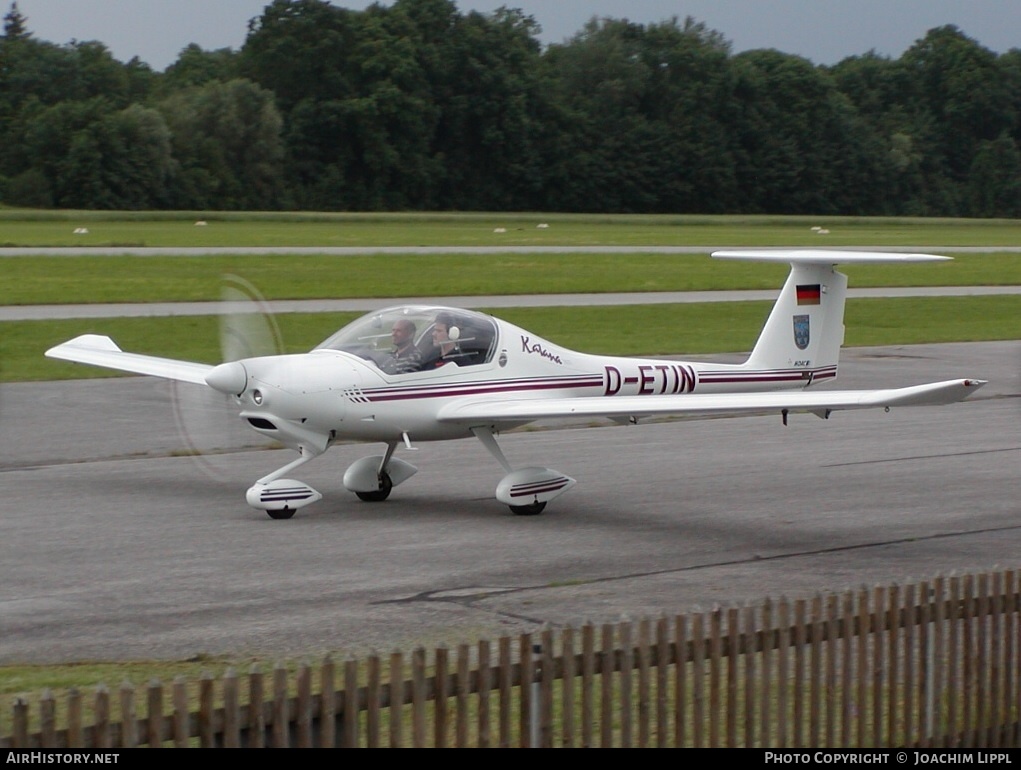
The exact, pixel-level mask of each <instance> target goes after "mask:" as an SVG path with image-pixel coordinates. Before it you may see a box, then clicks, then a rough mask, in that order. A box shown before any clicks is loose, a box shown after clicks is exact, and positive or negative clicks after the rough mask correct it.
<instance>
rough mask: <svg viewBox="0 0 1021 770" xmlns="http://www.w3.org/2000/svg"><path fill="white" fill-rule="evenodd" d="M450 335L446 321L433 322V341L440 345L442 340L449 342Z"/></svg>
mask: <svg viewBox="0 0 1021 770" xmlns="http://www.w3.org/2000/svg"><path fill="white" fill-rule="evenodd" d="M449 341H450V337H449V336H448V333H447V325H446V324H445V323H438V322H437V323H435V324H433V343H434V344H436V345H439V344H440V343H441V342H449Z"/></svg>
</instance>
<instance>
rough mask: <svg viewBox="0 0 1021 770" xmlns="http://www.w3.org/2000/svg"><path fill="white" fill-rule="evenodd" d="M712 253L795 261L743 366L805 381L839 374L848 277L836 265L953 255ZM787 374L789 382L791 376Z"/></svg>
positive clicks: (803, 251) (804, 251)
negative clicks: (792, 376) (798, 373)
mask: <svg viewBox="0 0 1021 770" xmlns="http://www.w3.org/2000/svg"><path fill="white" fill-rule="evenodd" d="M713 257H715V258H716V259H743V260H752V261H760V262H787V263H789V264H790V266H791V272H790V275H788V276H787V282H786V283H785V284H784V285H783V288H782V289H781V290H780V296H779V298H777V300H776V304H775V305H773V309H772V311H771V312H770V314H769V318H767V319H766V324H765V326H763V327H762V333H761V334H760V335H759V339H758V341H757V342H756V343H755V347H754V348H753V349H752V353H751V355H750V356H749V357H748V360H747V361H746V362H745V363H744V364H742V365H741V368H742V369H749V370H754V371H761V372H766V373H778V372H781V371H782V372H785V373H788V374H789V373H791V372H800V373H801V377H800V380H801V381H803V382H804V384H805V385H810V384H812V382H815V381H818V380H824V379H825V380H830V379H834V378H835V377H836V376H837V365H838V363H839V362H840V347H841V345H843V343H844V303H845V301H846V299H847V276H846V275H844V274H843V273H839V272H837V271H836V270H835V269H834V266H836V265H840V264H876V263H886V262H936V261H943V260H948V259H950V257H942V256H937V255H934V254H897V253H886V252H869V251H836V250H834V251H829V250H816V249H794V250H781V249H765V250H750V249H749V250H745V249H741V250H739V251H714V252H713ZM783 379H785V380H787V381H788V382H789V377H784V378H783Z"/></svg>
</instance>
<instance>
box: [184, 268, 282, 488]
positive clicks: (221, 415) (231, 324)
mask: <svg viewBox="0 0 1021 770" xmlns="http://www.w3.org/2000/svg"><path fill="white" fill-rule="evenodd" d="M220 296H221V300H220V303H219V307H218V313H217V315H218V319H219V337H220V360H221V361H223V362H225V363H227V362H233V361H239V360H242V359H245V358H255V357H258V356H267V355H278V354H280V353H283V350H284V347H283V342H282V337H281V334H280V327H279V326H278V325H277V322H276V319H275V318H274V316H273V313H272V312H271V311H270V309H269V304H268V303H267V301H266V299H265V297H263V296H262V294H261V293H260V292H259V290H258V289H256V288H255V286H254V285H252V283H251V282H249V281H247V280H246V279H244V278H242V277H240V276H237V275H224V276H223V286H222V288H221V294H220ZM171 401H172V404H173V410H174V419H175V422H176V424H177V431H178V435H179V436H180V438H181V440H182V441H183V442H184V444H185V446H186V447H187V452H188V454H189V456H191V457H192V458H193V459H194V460H195V462H196V463H197V464H198V465H199V466H200V467H201V468H202V469H203V471H205V472H206V474H207V475H209V476H210V477H212V478H214V479H217V480H219V479H220V478H222V477H223V475H224V472H225V470H226V466H227V463H228V455H227V453H228V452H232V451H236V450H238V449H250V448H262V447H267V446H271V445H272V444H271V442H270V441H269V440H268V439H265V438H261V437H260V436H259V435H258V434H256V433H254V432H253V431H251V430H249V429H247V428H246V427H245V426H244V424H243V423H242V421H241V420H239V419H238V416H237V415H238V407H237V405H236V404H235V403H234V401H233V399H232V398H231V396H229V395H225V394H224V393H223V392H217V390H214V389H213V388H206V387H202V386H198V385H192V384H189V383H181V382H176V381H174V382H172V383H171Z"/></svg>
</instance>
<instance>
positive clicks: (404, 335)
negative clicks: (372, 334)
mask: <svg viewBox="0 0 1021 770" xmlns="http://www.w3.org/2000/svg"><path fill="white" fill-rule="evenodd" d="M390 336H391V337H392V338H393V341H394V345H395V346H397V347H398V348H403V347H404V346H405V345H407V344H408V343H409V342H411V326H409V325H408V324H405V323H400V322H397V323H395V324H394V328H393V329H392V330H391V331H390Z"/></svg>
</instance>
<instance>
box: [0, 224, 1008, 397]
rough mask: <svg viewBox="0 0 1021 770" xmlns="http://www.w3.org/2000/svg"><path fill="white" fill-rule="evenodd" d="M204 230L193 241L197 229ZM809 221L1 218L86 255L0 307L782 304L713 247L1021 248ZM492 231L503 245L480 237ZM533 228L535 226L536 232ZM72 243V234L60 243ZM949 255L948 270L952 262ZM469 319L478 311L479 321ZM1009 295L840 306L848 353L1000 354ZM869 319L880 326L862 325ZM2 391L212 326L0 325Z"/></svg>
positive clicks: (203, 353)
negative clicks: (488, 248)
mask: <svg viewBox="0 0 1021 770" xmlns="http://www.w3.org/2000/svg"><path fill="white" fill-rule="evenodd" d="M199 221H201V222H206V225H205V226H196V224H195V223H196V222H199ZM818 221H820V220H818V219H816V218H809V217H798V218H781V217H683V216H663V217H650V216H617V217H612V216H589V215H576V216H567V215H543V214H534V215H533V214H518V215H506V214H501V215H492V214H434V215H425V214H421V215H419V214H270V213H255V214H252V213H248V214H240V213H239V214H210V213H203V212H172V213H163V214H152V213H123V212H116V213H111V212H25V211H13V210H9V209H8V210H0V243H4V244H9V245H19V246H32V245H43V244H45V245H72V244H74V245H91V246H93V247H94V250H95V253H89V254H88V255H87V256H22V257H3V258H2V262H0V265H2V270H3V275H4V280H3V281H2V282H0V305H49V304H54V305H59V304H79V303H86V304H88V303H122V302H181V301H210V302H213V301H215V300H217V299H219V295H220V291H221V285H222V283H223V277H224V276H225V275H237V276H241V277H243V278H244V279H245V280H247V281H248V282H249V283H251V284H252V285H254V286H255V287H256V288H257V290H258V291H259V292H261V294H262V295H263V296H264V297H265V298H267V299H318V298H348V297H358V298H365V297H381V298H382V297H388V298H389V297H401V296H437V295H444V296H465V295H486V294H499V295H516V294H550V293H565V294H570V293H583V292H584V293H589V292H592V293H601V292H617V291H628V292H646V291H652V292H655V291H697V290H726V289H759V290H763V289H764V290H776V289H779V287H780V285H781V283H782V282H783V279H784V276H785V274H786V268H785V267H784V266H783V265H765V264H752V263H740V262H728V263H720V262H717V261H715V260H712V259H710V258H708V252H709V251H711V250H712V249H713V248H719V247H725V246H728V245H749V246H779V245H793V246H813V247H818V246H820V245H824V246H827V247H834V246H840V245H856V246H875V247H876V248H882V247H884V246H904V245H918V246H924V244H932V245H944V246H946V245H955V244H956V245H958V246H972V245H981V246H989V245H990V244H1000V245H1011V244H1014V243H1018V242H1021V223H1019V222H1016V221H1013V220H1002V221H1001V220H992V221H975V220H942V219H940V220H920V219H889V220H883V219H840V218H836V219H830V220H828V222H827V223H826V224H828V229H829V230H830V234H829V235H826V236H823V237H820V236H819V235H818V234H817V233H816V232H815V231H813V230H812V229H811V228H812V227H813V226H817V225H813V224H812V223H813V222H818ZM494 224H498V225H500V226H502V227H504V228H505V229H506V230H507V232H506V233H500V234H497V233H494V232H493V230H494V229H495V228H494V227H493V225H494ZM536 224H547V225H549V227H547V228H538V227H536ZM83 226H84V227H86V228H87V229H88V230H89V233H88V234H87V235H74V234H73V230H74V229H75V227H83ZM494 243H504V244H507V245H522V244H525V245H527V244H545V245H572V246H584V245H586V244H588V245H599V246H607V245H626V246H635V245H649V246H660V245H678V244H686V245H694V244H699V245H704V246H706V252H707V253H706V254H657V253H637V254H630V253H629V254H604V253H568V254H556V253H542V254H514V253H497V254H492V253H486V254H478V255H473V254H463V253H457V254H453V253H452V254H412V255H395V254H365V255H355V256H329V255H323V254H302V255H286V254H282V255H205V256H185V255H175V256H144V257H143V256H111V255H109V254H105V253H104V249H103V244H106V245H115V244H135V245H148V246H165V247H182V248H184V247H188V246H201V245H204V246H266V245H273V246H281V245H291V246H302V247H308V246H332V245H349V246H351V245H353V246H364V247H365V248H367V249H371V248H372V247H373V246H382V245H432V246H440V247H442V246H465V245H493V244H494ZM945 251H946V253H948V254H953V251H952V249H946V250H945ZM844 270H845V272H847V273H848V275H849V277H850V282H851V285H852V286H855V287H879V286H947V285H963V286H969V285H1021V255H1018V254H1013V253H1009V252H995V251H994V252H989V253H963V252H962V253H958V254H956V255H955V259H954V261H952V262H945V263H936V264H920V265H903V266H897V265H883V266H875V267H862V266H852V267H848V268H844ZM767 308H768V304H767V305H760V304H758V303H728V304H726V305H706V306H701V307H692V306H687V307H670V306H656V307H646V308H642V307H633V306H632V307H618V308H614V309H613V311H612V313H609V312H608V311H607V310H606V309H605V308H602V309H600V308H591V309H585V310H582V309H569V310H568V309H562V308H538V309H525V308H521V309H515V310H514V311H513V312H510V313H508V312H506V311H500V313H499V314H500V315H503V316H505V317H508V318H509V319H510V320H514V321H515V322H517V323H519V324H521V325H522V326H525V327H527V328H529V329H532V330H533V331H535V332H536V333H537V334H542V335H543V336H546V337H548V338H550V339H552V340H554V341H556V342H559V343H561V344H563V345H566V346H568V347H580V348H583V349H585V350H589V351H592V352H604V353H618V354H625V355H629V354H630V355H639V354H650V355H651V354H671V353H693V354H695V353H707V352H733V351H741V350H746V349H748V347H749V346H750V345H751V343H752V342H753V341H754V338H755V336H756V335H757V333H758V330H759V328H760V326H761V323H762V319H763V317H764V314H765V312H766V309H767ZM483 309H484V308H483ZM1019 316H1021V300H1019V299H1018V298H1015V297H999V298H958V299H942V300H937V299H910V300H909V299H890V300H874V301H871V302H870V303H869V304H860V301H851V302H849V305H848V334H847V339H846V342H847V344H848V345H882V344H904V343H911V342H943V341H964V340H974V339H1014V338H1016V337H1017V336H1018V330H1017V328H1016V319H1017V318H1018V317H1019ZM351 317H352V316H351V315H342V314H333V315H332V316H330V315H317V316H303V315H300V314H296V315H290V316H286V317H281V318H279V319H278V321H279V323H280V326H281V328H282V330H283V332H284V340H285V342H286V344H287V349H288V350H289V351H292V352H293V351H300V350H307V349H308V348H309V347H310V346H312V345H313V344H315V343H316V342H318V341H320V340H322V339H324V338H325V337H326V336H328V335H329V334H330V333H331V332H332V331H333V330H334V329H335V328H337V327H338V326H339V325H341V324H342V323H345V322H346V321H348V320H350V319H351ZM869 319H883V322H882V323H873V322H870V320H869ZM2 329H3V334H2V337H0V381H5V382H13V381H25V380H45V379H64V378H73V377H99V376H116V375H115V374H114V373H112V372H105V371H102V370H98V369H91V368H88V367H76V366H73V365H70V364H64V363H59V362H54V361H50V360H48V359H45V358H43V356H42V353H43V351H45V350H46V349H47V348H48V347H50V346H51V345H53V344H56V343H58V342H61V341H63V340H65V339H68V338H70V337H73V336H75V335H77V334H80V333H84V332H95V333H103V334H109V335H111V336H113V337H114V338H115V339H117V341H118V343H119V344H121V346H122V347H124V348H125V349H133V350H138V351H141V352H149V353H153V354H157V355H165V356H170V357H175V358H176V357H180V358H189V359H194V360H200V361H205V362H210V363H215V362H218V361H219V354H218V351H217V342H216V338H217V334H216V324H215V319H214V318H213V317H211V316H210V317H206V318H162V319H156V318H153V319H131V320H119V319H111V320H104V321H87V322H86V321H52V322H50V321H39V322H7V323H4V324H3V327H2Z"/></svg>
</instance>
